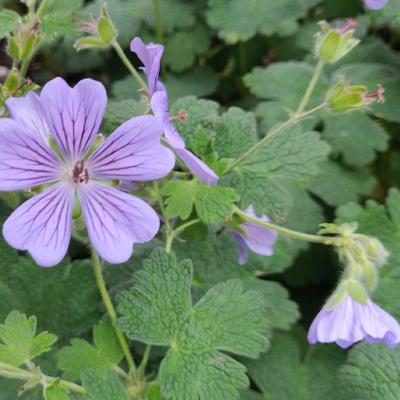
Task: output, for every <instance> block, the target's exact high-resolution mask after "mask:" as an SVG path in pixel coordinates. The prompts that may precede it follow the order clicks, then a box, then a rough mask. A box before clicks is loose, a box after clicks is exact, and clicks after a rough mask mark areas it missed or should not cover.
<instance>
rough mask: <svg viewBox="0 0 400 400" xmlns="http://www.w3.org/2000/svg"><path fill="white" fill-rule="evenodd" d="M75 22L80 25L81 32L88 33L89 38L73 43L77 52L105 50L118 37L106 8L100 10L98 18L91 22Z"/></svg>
mask: <svg viewBox="0 0 400 400" xmlns="http://www.w3.org/2000/svg"><path fill="white" fill-rule="evenodd" d="M76 22H77V23H78V24H79V25H80V30H81V31H82V32H86V33H90V36H86V37H82V38H80V39H78V40H77V41H76V42H75V44H74V47H75V48H76V49H77V50H78V51H79V50H84V49H93V48H97V49H101V48H106V47H108V46H109V45H111V44H112V42H113V41H114V40H115V38H116V37H117V35H118V33H117V30H116V29H115V26H114V24H113V23H112V21H111V18H110V15H109V14H108V12H107V9H106V7H103V8H102V10H101V16H100V17H99V18H97V19H94V18H93V19H92V21H84V20H76Z"/></svg>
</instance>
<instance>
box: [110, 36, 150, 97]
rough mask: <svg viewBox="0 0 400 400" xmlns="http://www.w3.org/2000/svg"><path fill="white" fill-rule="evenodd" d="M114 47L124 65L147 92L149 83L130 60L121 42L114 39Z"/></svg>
mask: <svg viewBox="0 0 400 400" xmlns="http://www.w3.org/2000/svg"><path fill="white" fill-rule="evenodd" d="M112 47H113V48H114V50H115V51H116V53H117V54H118V56H119V58H120V59H121V61H122V62H123V63H124V65H125V67H126V68H127V69H128V71H129V72H130V73H131V74H132V76H133V77H134V78H135V79H136V81H137V82H138V83H139V85H140V86H141V87H142V89H143V90H145V91H146V92H147V91H148V89H147V85H146V83H145V81H144V80H143V79H142V77H141V76H140V74H139V72H138V71H137V70H136V68H135V67H134V66H133V65H132V63H131V62H130V61H129V59H128V57H127V56H126V55H125V53H124V50H123V49H122V47H121V46H120V44H119V43H118V42H117V41H116V40H114V42H113V43H112Z"/></svg>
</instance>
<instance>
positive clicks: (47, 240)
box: [3, 182, 74, 267]
mask: <svg viewBox="0 0 400 400" xmlns="http://www.w3.org/2000/svg"><path fill="white" fill-rule="evenodd" d="M73 200H74V190H73V189H72V188H71V187H70V186H69V185H68V184H65V183H61V182H60V183H58V184H56V185H53V186H51V187H50V188H48V189H47V190H45V191H44V192H42V193H41V194H39V195H37V196H34V197H32V198H31V199H29V200H28V201H26V202H25V203H23V204H22V205H21V206H19V207H18V208H17V209H16V210H15V211H14V212H13V213H12V214H11V215H10V217H9V218H8V219H7V220H6V222H5V223H4V226H3V235H4V239H5V240H6V241H7V243H8V244H9V245H10V246H12V247H14V248H16V249H18V250H28V251H29V253H30V254H31V255H32V257H33V259H34V260H35V261H36V262H37V263H38V264H39V265H41V266H43V267H52V266H54V265H56V264H58V263H59V262H60V261H61V260H62V259H63V258H64V256H65V254H66V253H67V250H68V245H69V242H70V240H71V226H72V206H73Z"/></svg>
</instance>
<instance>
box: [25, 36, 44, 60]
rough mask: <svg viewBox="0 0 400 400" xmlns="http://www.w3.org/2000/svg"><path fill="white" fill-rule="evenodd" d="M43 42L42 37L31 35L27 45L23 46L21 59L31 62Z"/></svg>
mask: <svg viewBox="0 0 400 400" xmlns="http://www.w3.org/2000/svg"><path fill="white" fill-rule="evenodd" d="M41 40H42V37H41V36H40V35H38V34H36V33H33V34H31V35H29V36H28V37H27V38H26V40H25V43H24V44H23V46H22V50H21V59H22V60H29V59H30V58H31V57H32V56H33V53H34V52H35V50H36V49H37V47H38V45H39V44H40V42H41Z"/></svg>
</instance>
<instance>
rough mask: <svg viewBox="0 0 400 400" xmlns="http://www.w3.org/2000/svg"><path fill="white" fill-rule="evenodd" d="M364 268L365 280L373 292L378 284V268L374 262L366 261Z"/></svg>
mask: <svg viewBox="0 0 400 400" xmlns="http://www.w3.org/2000/svg"><path fill="white" fill-rule="evenodd" d="M362 270H363V282H364V284H365V286H366V287H367V289H368V290H369V291H370V292H372V291H373V290H375V288H376V286H377V285H378V270H377V269H376V267H375V266H374V265H373V264H371V263H369V262H366V263H364V264H363V265H362Z"/></svg>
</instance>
